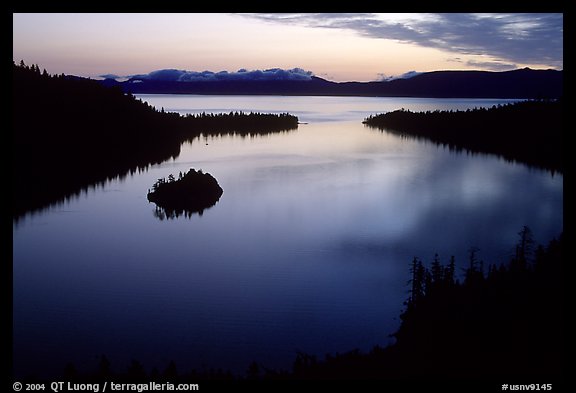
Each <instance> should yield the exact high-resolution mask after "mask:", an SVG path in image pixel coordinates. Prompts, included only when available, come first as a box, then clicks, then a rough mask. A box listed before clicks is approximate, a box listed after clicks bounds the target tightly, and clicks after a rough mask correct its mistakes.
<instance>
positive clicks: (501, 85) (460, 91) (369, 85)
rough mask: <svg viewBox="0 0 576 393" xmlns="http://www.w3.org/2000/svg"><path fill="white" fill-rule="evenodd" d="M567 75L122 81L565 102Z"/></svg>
mask: <svg viewBox="0 0 576 393" xmlns="http://www.w3.org/2000/svg"><path fill="white" fill-rule="evenodd" d="M563 75H564V74H563V71H557V70H533V69H529V68H524V69H517V70H513V71H503V72H491V71H432V72H425V73H421V74H419V75H416V76H413V77H411V78H407V79H394V80H390V81H375V82H331V81H328V80H325V79H322V78H319V77H316V76H311V77H309V78H307V79H266V80H257V79H254V80H250V79H248V80H210V81H197V80H195V81H175V80H160V79H150V78H145V77H142V76H135V77H132V78H130V79H128V80H126V81H123V82H118V81H116V80H114V79H105V80H103V81H101V83H103V84H105V85H108V86H111V85H118V86H120V87H121V88H122V89H123V90H124V91H125V92H130V93H134V94H146V93H156V94H207V95H208V94H214V95H215V94H222V95H326V96H381V97H432V98H521V99H530V98H559V97H561V96H562V95H563Z"/></svg>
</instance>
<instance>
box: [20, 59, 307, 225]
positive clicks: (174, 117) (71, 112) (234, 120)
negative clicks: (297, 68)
mask: <svg viewBox="0 0 576 393" xmlns="http://www.w3.org/2000/svg"><path fill="white" fill-rule="evenodd" d="M12 74H13V76H12V78H13V93H12V97H13V163H14V174H13V217H15V218H17V217H20V216H22V215H24V214H25V213H27V212H30V211H34V210H37V209H42V208H44V207H47V206H50V205H52V204H55V203H59V202H64V201H65V200H66V199H67V198H69V197H70V196H73V195H77V194H80V193H82V192H83V191H85V190H87V189H88V188H89V187H91V186H93V185H102V184H104V183H105V182H106V181H108V180H112V179H114V178H117V177H120V178H124V177H125V176H127V175H128V174H133V173H135V172H136V171H142V170H147V168H148V167H149V166H150V165H153V164H158V163H161V162H164V161H166V160H169V159H171V158H172V159H173V158H176V157H177V156H178V155H179V154H180V145H181V143H182V142H184V141H186V140H191V139H194V138H197V137H199V136H200V135H212V134H215V135H223V134H228V133H232V134H240V135H247V136H254V135H264V134H267V133H269V132H285V131H287V130H291V129H296V128H297V127H298V118H297V117H295V116H292V115H289V114H286V113H284V114H261V113H243V112H231V113H226V114H217V115H214V114H210V113H202V114H198V115H187V116H180V115H179V114H177V113H168V112H165V111H164V109H163V108H162V109H161V110H157V109H155V108H154V107H152V106H150V105H149V104H148V103H145V102H142V101H140V100H139V99H136V98H135V97H134V96H132V95H130V94H125V93H123V92H122V91H121V90H120V88H114V87H113V88H108V87H104V86H102V85H101V84H100V83H99V82H98V81H94V80H89V79H82V78H76V77H67V76H64V75H63V74H62V75H54V76H51V75H49V74H48V73H47V72H46V71H44V72H40V69H39V67H38V66H36V65H32V66H27V65H25V64H24V63H23V62H22V63H21V64H20V65H16V64H14V65H13V73H12Z"/></svg>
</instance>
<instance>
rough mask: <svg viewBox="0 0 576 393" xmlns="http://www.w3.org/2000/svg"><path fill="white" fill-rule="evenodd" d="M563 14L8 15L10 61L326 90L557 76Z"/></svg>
mask: <svg viewBox="0 0 576 393" xmlns="http://www.w3.org/2000/svg"><path fill="white" fill-rule="evenodd" d="M563 23H564V18H563V14H559V13H547V14H535V13H531V14H456V13H452V14H334V13H331V14H168V13H162V14H70V13H68V14H56V13H50V14H13V59H14V60H15V61H16V62H18V61H20V60H24V61H25V62H26V63H27V64H38V65H39V66H40V68H46V69H47V70H48V72H50V73H57V74H60V73H65V74H73V75H79V76H86V77H93V78H96V77H98V76H100V75H104V74H115V75H119V76H129V75H134V74H146V73H149V72H151V71H154V70H159V69H167V68H175V69H181V70H190V71H204V70H209V71H215V72H217V71H237V70H238V69H241V68H244V69H248V70H256V69H268V68H283V69H291V68H296V67H298V68H303V69H305V70H308V71H311V72H312V73H313V74H314V75H316V76H319V77H322V78H325V79H329V80H333V81H371V80H380V79H383V78H387V77H392V76H399V75H402V74H404V73H407V72H409V71H419V72H425V71H435V70H454V69H460V70H466V69H477V70H492V71H501V70H510V69H515V68H523V67H531V68H553V69H563V43H564V40H563Z"/></svg>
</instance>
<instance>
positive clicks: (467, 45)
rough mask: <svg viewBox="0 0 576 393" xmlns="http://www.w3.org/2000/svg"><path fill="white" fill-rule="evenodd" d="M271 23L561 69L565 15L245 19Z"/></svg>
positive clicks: (321, 15)
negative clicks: (352, 32) (345, 32)
mask: <svg viewBox="0 0 576 393" xmlns="http://www.w3.org/2000/svg"><path fill="white" fill-rule="evenodd" d="M243 15H244V16H245V17H250V18H256V19H260V20H263V21H267V22H274V23H288V24H294V25H300V26H308V27H320V28H332V29H348V30H353V31H355V32H357V33H358V34H360V35H363V36H366V37H371V38H378V39H390V40H395V41H399V42H405V43H410V44H414V45H419V46H423V47H429V48H437V49H442V50H447V51H450V52H453V53H456V54H463V55H482V56H489V57H491V58H495V59H498V60H500V61H503V62H508V63H520V64H542V65H548V66H550V67H555V68H562V67H563V44H564V42H563V41H564V40H563V22H564V17H563V14H561V13H544V14H542V13H539V14H538V13H530V14H458V13H449V14H401V15H400V14H326V13H312V14H243Z"/></svg>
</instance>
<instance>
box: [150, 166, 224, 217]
mask: <svg viewBox="0 0 576 393" xmlns="http://www.w3.org/2000/svg"><path fill="white" fill-rule="evenodd" d="M222 193H223V190H222V187H220V185H219V184H218V182H217V181H216V179H215V178H214V177H213V176H212V175H210V174H209V173H203V172H202V170H198V171H196V170H195V169H193V168H191V169H190V170H189V171H188V173H185V174H183V173H182V172H180V173H179V174H178V179H176V178H175V177H174V175H172V174H170V175H169V176H168V178H167V179H166V178H161V179H158V180H157V181H156V183H154V185H153V186H152V190H148V195H147V197H148V200H149V201H150V202H154V203H155V204H156V206H157V209H156V212H155V214H156V216H157V217H158V218H160V219H164V218H176V217H179V216H181V215H182V214H184V215H186V216H187V217H190V216H191V215H192V214H194V213H198V214H199V215H202V214H203V212H204V209H208V208H210V207H212V206H214V205H215V204H216V202H218V200H219V199H220V197H221V196H222Z"/></svg>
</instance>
